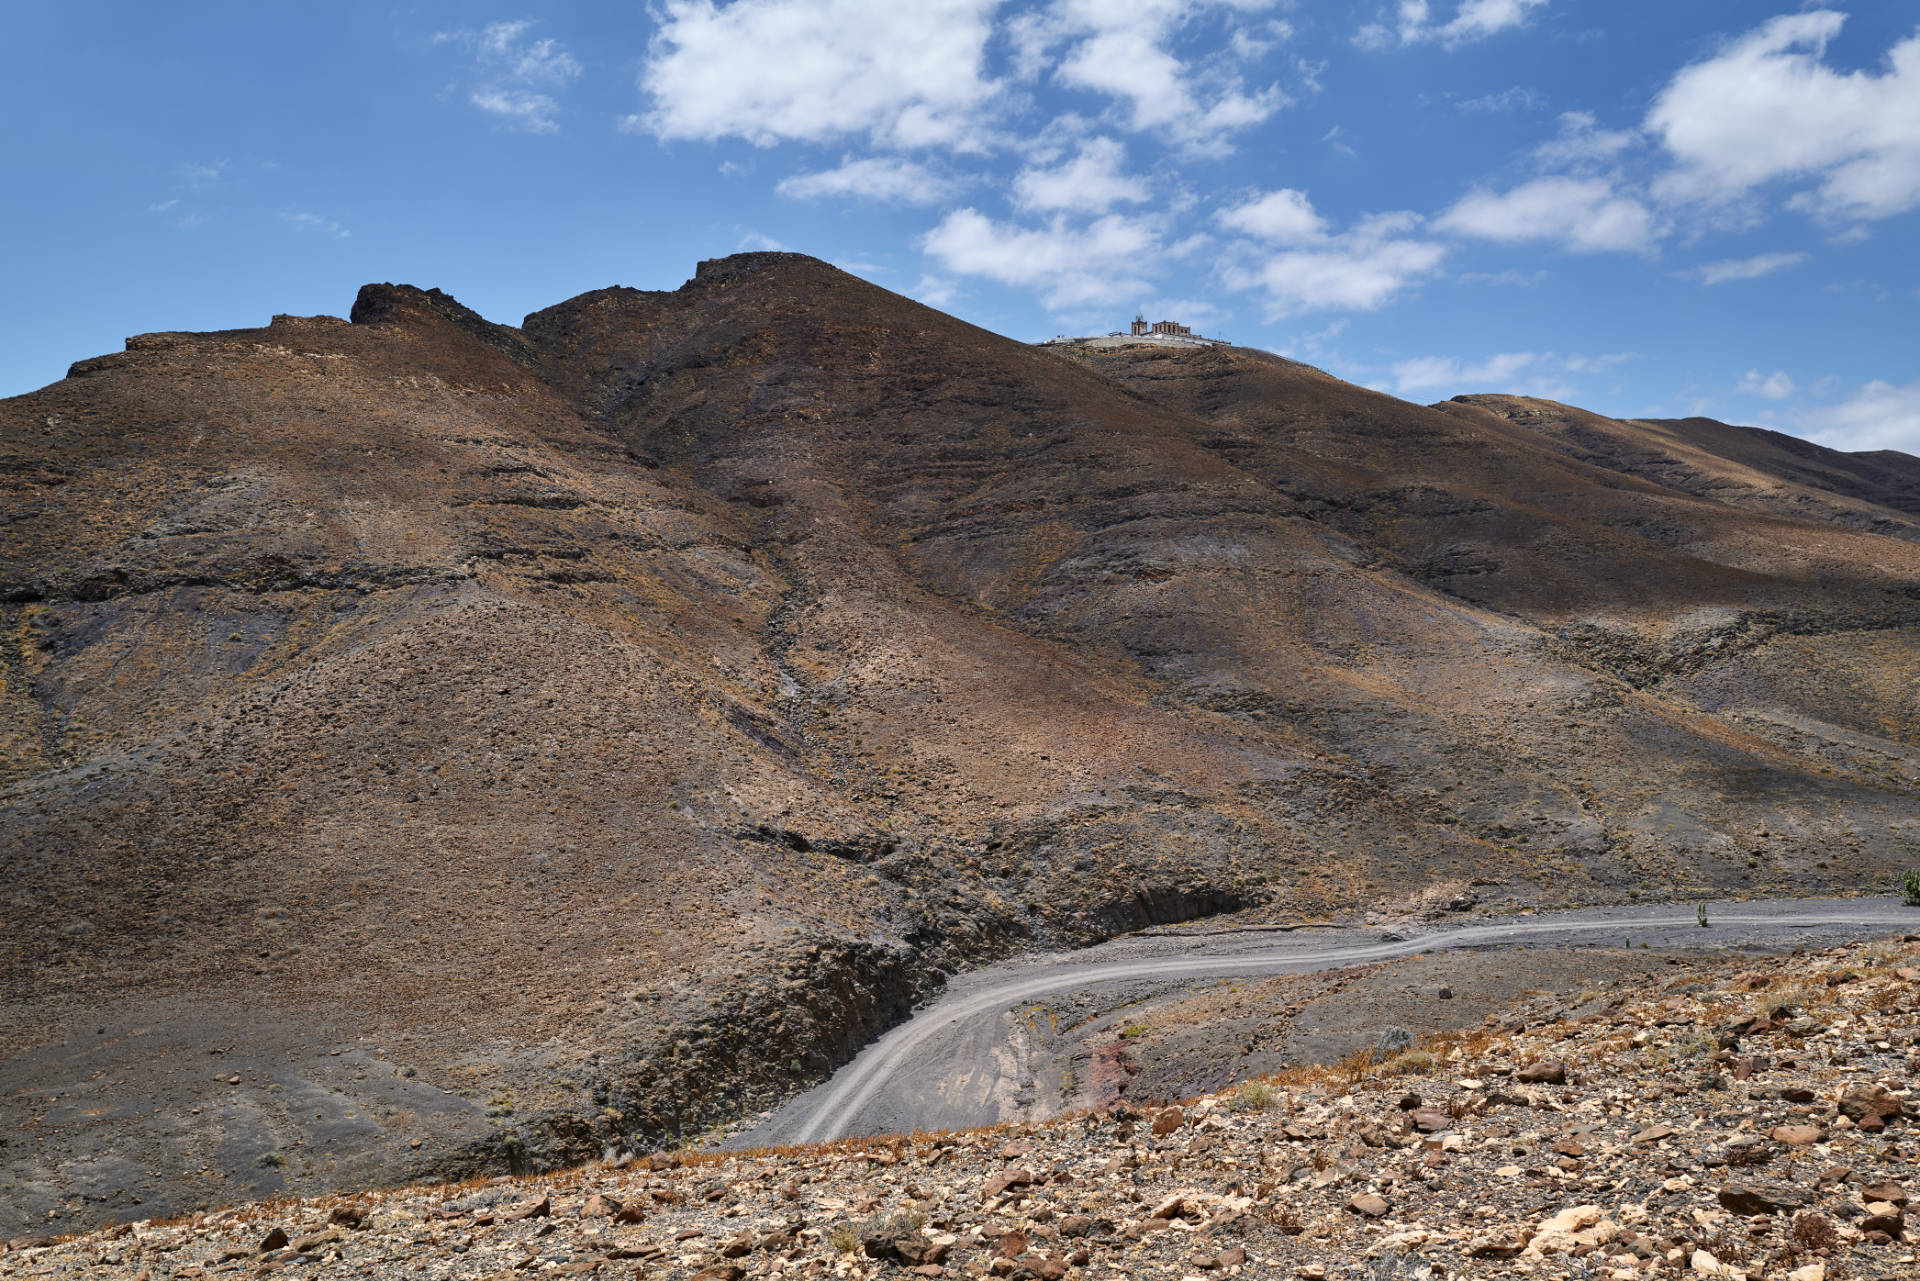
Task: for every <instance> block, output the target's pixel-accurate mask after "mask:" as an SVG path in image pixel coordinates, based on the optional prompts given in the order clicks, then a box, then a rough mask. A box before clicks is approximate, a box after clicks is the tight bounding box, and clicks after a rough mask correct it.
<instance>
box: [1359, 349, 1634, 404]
mask: <svg viewBox="0 0 1920 1281" xmlns="http://www.w3.org/2000/svg"><path fill="white" fill-rule="evenodd" d="M1631 359H1633V355H1632V353H1631V352H1616V353H1614V354H1612V355H1607V356H1580V355H1573V356H1561V355H1557V354H1555V353H1554V352H1550V351H1549V352H1533V351H1509V352H1502V353H1500V354H1499V355H1495V356H1489V357H1487V358H1486V359H1485V360H1481V361H1478V362H1467V361H1461V360H1459V359H1457V358H1455V357H1452V356H1416V357H1414V358H1413V359H1411V360H1402V361H1399V362H1397V363H1396V364H1395V365H1394V366H1393V385H1394V389H1395V390H1397V391H1398V392H1399V393H1400V394H1401V395H1403V396H1404V395H1408V394H1411V393H1416V392H1421V393H1427V394H1431V393H1432V392H1433V391H1434V390H1435V389H1438V390H1439V391H1441V392H1442V393H1444V394H1450V395H1461V394H1466V393H1473V392H1502V393H1505V394H1507V395H1513V396H1539V397H1542V398H1544V399H1547V400H1568V399H1571V398H1572V397H1574V396H1575V395H1576V392H1575V389H1574V385H1573V382H1572V381H1571V379H1570V378H1569V375H1572V374H1595V373H1601V372H1604V371H1606V370H1608V369H1611V368H1613V367H1614V366H1615V365H1618V364H1621V363H1622V362H1624V361H1628V360H1631Z"/></svg>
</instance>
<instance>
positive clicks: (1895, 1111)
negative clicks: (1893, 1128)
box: [1840, 1085, 1903, 1130]
mask: <svg viewBox="0 0 1920 1281" xmlns="http://www.w3.org/2000/svg"><path fill="white" fill-rule="evenodd" d="M1902 1110H1903V1105H1902V1103H1901V1100H1900V1097H1899V1096H1898V1095H1896V1094H1891V1093H1889V1092H1888V1091H1887V1090H1886V1088H1885V1087H1884V1086H1878V1085H1855V1086H1850V1087H1848V1089H1847V1090H1846V1092H1845V1093H1843V1094H1842V1095H1841V1096H1840V1115H1842V1116H1844V1117H1846V1118H1847V1119H1848V1120H1849V1121H1852V1122H1853V1123H1854V1124H1855V1125H1857V1126H1859V1127H1860V1128H1861V1129H1863V1130H1877V1129H1880V1128H1881V1127H1882V1126H1884V1125H1885V1124H1886V1123H1887V1122H1888V1121H1890V1120H1892V1119H1893V1118H1894V1117H1896V1116H1899V1115H1900V1114H1901V1112H1902Z"/></svg>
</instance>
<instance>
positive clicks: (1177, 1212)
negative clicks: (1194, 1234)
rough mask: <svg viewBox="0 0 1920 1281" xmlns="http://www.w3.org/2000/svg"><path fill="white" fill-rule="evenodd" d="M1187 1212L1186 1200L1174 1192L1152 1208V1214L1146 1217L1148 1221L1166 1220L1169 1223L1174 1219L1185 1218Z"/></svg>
mask: <svg viewBox="0 0 1920 1281" xmlns="http://www.w3.org/2000/svg"><path fill="white" fill-rule="evenodd" d="M1188 1210H1189V1207H1188V1205H1187V1199H1186V1198H1185V1197H1183V1196H1181V1195H1180V1194H1179V1193H1177V1192H1176V1193H1174V1194H1173V1195H1172V1196H1170V1197H1168V1198H1167V1199H1166V1200H1164V1201H1162V1202H1161V1203H1160V1204H1159V1205H1156V1206H1155V1207H1153V1213H1152V1214H1149V1215H1148V1216H1147V1217H1148V1218H1149V1219H1166V1220H1167V1221H1169V1222H1171V1221H1173V1220H1174V1219H1180V1218H1185V1217H1186V1216H1187V1214H1188Z"/></svg>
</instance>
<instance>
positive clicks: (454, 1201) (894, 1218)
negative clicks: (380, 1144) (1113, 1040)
mask: <svg viewBox="0 0 1920 1281" xmlns="http://www.w3.org/2000/svg"><path fill="white" fill-rule="evenodd" d="M1741 964H1745V962H1740V963H1728V962H1726V961H1717V962H1716V961H1708V962H1703V963H1699V964H1693V965H1679V966H1676V967H1675V968H1674V969H1673V970H1672V971H1671V978H1670V979H1669V980H1668V981H1667V982H1666V983H1665V984H1664V985H1657V984H1654V983H1650V982H1646V981H1636V982H1633V983H1632V984H1630V985H1629V984H1622V985H1621V986H1620V987H1619V988H1618V989H1617V990H1616V991H1615V992H1614V994H1613V997H1612V999H1611V1001H1610V1002H1609V1003H1608V1005H1607V1006H1606V1007H1605V1009H1604V1011H1603V1012H1601V1013H1598V1014H1588V1015H1586V1016H1584V1017H1581V1018H1578V1019H1576V1020H1566V1019H1558V1018H1556V1017H1555V1016H1556V1015H1557V1014H1558V1013H1559V1012H1560V1009H1556V1008H1545V1009H1542V1008H1538V1007H1536V1008H1533V1009H1530V1010H1528V1009H1523V1010H1520V1011H1518V1012H1517V1013H1516V1014H1515V1015H1514V1016H1513V1017H1510V1018H1508V1019H1507V1020H1505V1021H1504V1022H1500V1023H1498V1026H1489V1027H1487V1028H1485V1029H1483V1030H1478V1031H1475V1032H1472V1033H1469V1034H1466V1035H1463V1036H1454V1037H1447V1038H1440V1039H1437V1040H1435V1041H1433V1042H1430V1043H1429V1044H1427V1045H1424V1046H1421V1047H1417V1048H1411V1049H1407V1050H1404V1051H1401V1052H1400V1053H1397V1054H1393V1055H1391V1056H1383V1055H1364V1056H1360V1057H1357V1058H1355V1059H1352V1060H1349V1061H1347V1062H1345V1063H1342V1064H1339V1065H1335V1066H1332V1067H1322V1068H1309V1069H1302V1070H1299V1071H1297V1072H1293V1073H1289V1074H1284V1075H1281V1076H1278V1077H1274V1078H1271V1079H1270V1080H1267V1081H1256V1082H1248V1083H1245V1084H1242V1085H1240V1086H1239V1087H1237V1088H1236V1089H1235V1090H1233V1091H1231V1092H1229V1093H1226V1094H1222V1095H1217V1096H1213V1097H1208V1098H1202V1099H1199V1100H1197V1101H1192V1102H1189V1103H1187V1104H1185V1105H1183V1106H1169V1107H1165V1108H1147V1109H1145V1110H1131V1109H1122V1110H1118V1111H1114V1112H1110V1113H1106V1114H1093V1115H1084V1116H1078V1117H1073V1118H1069V1119H1065V1120H1061V1121H1058V1122H1054V1123H1051V1124H1047V1125H1042V1126H1030V1127H1023V1128H1013V1129H1006V1128H1002V1129H996V1130H992V1131H981V1132H971V1133H960V1134H921V1135H915V1136H912V1137H911V1138H893V1139H873V1140H850V1141H846V1142H842V1143H840V1144H836V1145H829V1146H825V1147H819V1148H806V1149H791V1150H783V1151H775V1152H767V1153H755V1154H747V1155H719V1154H696V1153H684V1154H674V1153H656V1154H653V1155H652V1156H649V1157H643V1158H637V1159H632V1160H628V1161H626V1162H623V1163H619V1164H611V1165H605V1166H595V1167H588V1168H581V1169H574V1170H570V1171H567V1172H564V1173H561V1174H554V1175H544V1176H538V1177H526V1178H518V1179H509V1178H497V1179H493V1180H491V1181H486V1182H470V1183H465V1184H456V1185H446V1186H435V1187H424V1186H420V1187H409V1188H402V1189H398V1190H394V1191H385V1192H375V1193H366V1194H361V1195H354V1196H336V1197H330V1198H319V1199H310V1200H278V1201H268V1202H260V1203H256V1204H252V1205H245V1206H240V1207H237V1208H234V1209H229V1210H223V1211H220V1212H217V1213H212V1214H205V1215H197V1216H193V1217H191V1218H187V1219H182V1220H175V1221H159V1220H149V1221H143V1222H138V1223H132V1224H123V1225H120V1226H118V1227H114V1228H110V1229H105V1230H102V1231H98V1232H94V1233H90V1234H87V1235H84V1236H79V1237H73V1238H68V1239H62V1240H55V1239H51V1238H38V1239H16V1240H14V1241H11V1242H9V1243H8V1245H7V1249H6V1251H5V1252H4V1253H0V1277H20V1278H27V1277H43V1276H68V1275H76V1274H81V1275H87V1276H131V1277H141V1278H155V1279H157V1278H163V1277H174V1278H186V1277H197V1276H206V1275H247V1276H256V1277H258V1276H268V1275H273V1274H285V1275H287V1276H290V1277H316V1278H319V1277H363V1276H380V1277H385V1276H397V1275H403V1274H404V1275H408V1276H420V1277H426V1278H472V1277H501V1278H506V1277H514V1276H522V1277H532V1276H549V1275H551V1276H587V1275H595V1276H601V1277H627V1276H632V1277H645V1278H653V1277H658V1278H675V1279H688V1278H700V1279H702V1281H712V1279H725V1281H740V1279H742V1278H746V1277H781V1276H798V1277H813V1276H835V1277H881V1276H889V1275H903V1276H904V1275H914V1276H926V1277H940V1276H949V1275H953V1276H958V1275H967V1276H986V1275H991V1276H996V1277H1010V1278H1013V1279H1014V1281H1020V1279H1021V1278H1046V1279H1049V1281H1051V1279H1054V1278H1065V1277H1078V1276H1086V1277H1134V1276H1138V1277H1183V1278H1184V1277H1217V1276H1238V1275H1246V1276H1263V1277H1264V1276H1273V1277H1298V1278H1303V1279H1305V1281H1317V1279H1319V1278H1331V1277H1347V1276H1355V1277H1368V1278H1386V1277H1409V1278H1428V1277H1442V1276H1516V1275H1518V1276H1528V1277H1538V1278H1541V1281H1548V1279H1550V1278H1592V1277H1606V1278H1611V1279H1614V1281H1627V1279H1628V1278H1636V1277H1642V1276H1674V1275H1678V1274H1681V1273H1692V1274H1694V1275H1701V1276H1724V1277H1727V1278H1730V1279H1732V1278H1749V1279H1751V1281H1759V1279H1761V1278H1782V1279H1791V1281H1853V1279H1854V1278H1869V1277H1913V1276H1915V1275H1920V1253H1917V1252H1916V1249H1915V1247H1916V1246H1920V1231H1917V1230H1915V1229H1913V1228H1910V1227H1909V1225H1908V1221H1907V1218H1906V1212H1907V1201H1908V1186H1907V1185H1909V1184H1911V1183H1913V1182H1914V1173H1915V1169H1916V1167H1915V1160H1916V1156H1917V1155H1920V1137H1917V1136H1916V1135H1915V1134H1914V1132H1913V1128H1912V1127H1913V1124H1914V1118H1915V1115H1916V1113H1920V1101H1916V1100H1915V1099H1914V1097H1913V1094H1912V1090H1911V1086H1910V1082H1911V1080H1912V1078H1913V1077H1914V1075H1915V1074H1916V1073H1920V935H1908V936H1906V939H1905V940H1904V941H1903V940H1887V941H1883V942H1880V943H1875V944H1865V945H1852V946H1848V947H1843V948H1837V949H1833V950H1831V951H1827V952H1822V953H1818V954H1815V955H1797V956H1790V957H1781V958H1773V959H1767V960H1763V961H1760V962H1758V963H1753V964H1751V965H1750V967H1749V968H1740V965H1741ZM1560 1008H1561V1009H1564V1007H1560ZM1495 1022H1496V1021H1495V1020H1493V1019H1489V1024H1493V1023H1495Z"/></svg>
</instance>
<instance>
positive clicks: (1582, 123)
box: [1533, 111, 1640, 169]
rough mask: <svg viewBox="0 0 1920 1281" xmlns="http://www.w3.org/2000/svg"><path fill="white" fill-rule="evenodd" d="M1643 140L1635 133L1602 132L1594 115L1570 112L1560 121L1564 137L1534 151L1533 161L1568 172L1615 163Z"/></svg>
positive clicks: (1621, 130) (1583, 112)
mask: <svg viewBox="0 0 1920 1281" xmlns="http://www.w3.org/2000/svg"><path fill="white" fill-rule="evenodd" d="M1639 140H1640V134H1639V132H1638V131H1636V130H1633V129H1602V128H1601V127H1600V121H1599V120H1598V118H1596V117H1595V116H1594V114H1593V113H1592V112H1590V111H1568V112H1565V113H1563V114H1562V115H1561V117H1560V136H1559V137H1557V138H1555V139H1554V140H1553V141H1552V142H1543V143H1541V144H1540V145H1539V146H1538V147H1535V148H1534V149H1533V158H1534V159H1535V160H1537V161H1539V162H1540V163H1541V164H1542V165H1544V166H1546V167H1548V168H1551V169H1566V168H1572V167H1575V166H1580V165H1590V164H1598V163H1600V162H1602V161H1607V160H1612V159H1614V158H1615V157H1617V156H1618V155H1619V154H1620V153H1621V152H1623V151H1625V150H1626V149H1627V148H1628V147H1631V146H1632V145H1633V144H1634V143H1636V142H1638V141H1639Z"/></svg>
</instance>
